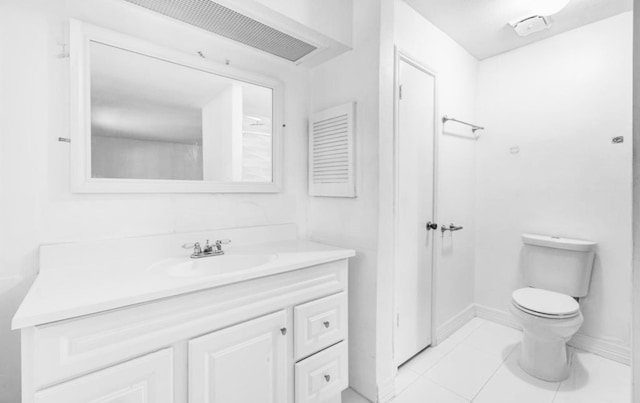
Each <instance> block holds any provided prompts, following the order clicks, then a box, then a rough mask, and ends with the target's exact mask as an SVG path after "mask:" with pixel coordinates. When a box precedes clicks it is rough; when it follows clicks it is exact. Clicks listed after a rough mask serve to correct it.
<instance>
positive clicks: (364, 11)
mask: <svg viewBox="0 0 640 403" xmlns="http://www.w3.org/2000/svg"><path fill="white" fill-rule="evenodd" d="M353 13H354V50H353V51H351V52H348V53H345V54H344V55H342V56H339V57H338V58H336V59H333V60H331V61H329V62H327V63H324V64H322V65H320V66H318V67H316V68H314V69H312V70H311V77H310V80H311V112H312V113H314V112H317V111H320V110H323V109H326V108H328V107H332V106H335V105H338V104H341V103H345V102H349V101H355V102H357V112H356V119H357V120H356V127H357V138H356V147H357V149H356V155H357V160H356V161H357V167H356V174H357V177H356V193H357V198H354V199H347V198H324V197H313V198H310V200H309V210H308V211H309V218H308V220H309V221H308V227H309V236H310V237H311V239H314V240H317V241H321V242H325V243H328V244H333V245H340V246H344V247H348V248H353V249H355V250H356V251H357V256H356V257H355V258H352V259H351V260H350V267H349V282H350V287H349V304H350V306H349V314H350V317H349V339H350V343H349V349H350V351H349V372H350V384H351V386H352V387H353V388H354V389H356V390H357V391H358V392H360V393H361V394H363V395H364V396H366V397H367V398H369V399H370V400H375V397H376V393H377V390H376V337H375V335H376V273H377V265H376V259H377V252H378V250H377V248H378V222H377V216H378V88H379V84H378V78H379V69H378V65H379V43H380V38H379V29H380V28H379V19H380V15H379V14H380V1H379V0H377V1H371V0H355V1H354V11H353Z"/></svg>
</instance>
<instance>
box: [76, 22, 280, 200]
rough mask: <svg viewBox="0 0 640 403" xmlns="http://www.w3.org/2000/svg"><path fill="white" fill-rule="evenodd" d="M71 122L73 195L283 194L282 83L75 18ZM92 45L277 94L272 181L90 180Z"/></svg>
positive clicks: (273, 120)
mask: <svg viewBox="0 0 640 403" xmlns="http://www.w3.org/2000/svg"><path fill="white" fill-rule="evenodd" d="M69 35H70V49H69V50H70V64H71V70H70V84H71V89H70V118H71V122H70V123H71V167H70V168H71V169H70V171H71V172H70V173H71V192H72V193H277V192H280V191H281V190H282V170H283V139H282V131H283V126H284V125H283V123H284V120H283V116H284V114H283V104H284V93H283V85H282V82H280V81H278V80H276V79H273V78H269V77H265V76H261V75H257V74H253V73H248V72H245V71H241V70H238V69H235V68H233V67H230V66H227V65H221V64H218V63H214V62H211V61H209V60H207V59H204V58H202V57H199V56H196V55H190V54H186V53H183V52H180V51H177V50H174V49H170V48H166V47H163V46H160V45H156V44H154V43H150V42H147V41H144V40H141V39H138V38H135V37H131V36H128V35H125V34H121V33H118V32H115V31H111V30H108V29H105V28H101V27H97V26H94V25H90V24H87V23H84V22H81V21H78V20H73V19H72V20H71V21H70V27H69ZM91 42H98V43H102V44H105V45H110V46H114V47H117V48H121V49H123V50H127V51H132V52H136V53H140V54H142V55H146V56H151V57H154V58H157V59H160V60H165V61H167V62H171V63H176V64H179V65H182V66H185V67H189V68H193V69H197V70H200V71H204V72H207V73H211V74H216V75H218V76H223V77H227V78H231V79H235V80H239V81H243V82H247V83H250V84H255V85H259V86H262V87H267V88H270V89H272V91H273V116H272V122H273V135H272V181H271V182H214V181H204V180H171V179H168V180H164V179H118V178H113V179H111V178H92V177H91V58H90V45H91Z"/></svg>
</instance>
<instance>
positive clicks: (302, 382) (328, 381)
mask: <svg viewBox="0 0 640 403" xmlns="http://www.w3.org/2000/svg"><path fill="white" fill-rule="evenodd" d="M348 360H349V355H348V351H347V343H346V342H344V341H343V342H341V343H338V344H336V345H335V346H332V347H329V348H328V349H326V350H324V351H321V352H319V353H317V354H315V355H312V356H311V357H309V358H307V359H305V360H302V361H300V362H298V363H296V374H295V376H296V379H295V383H296V387H295V390H296V392H295V393H296V403H321V402H326V401H328V400H329V399H332V398H335V397H336V396H338V395H340V393H341V392H342V391H343V390H345V389H346V388H347V387H348V386H349V370H348Z"/></svg>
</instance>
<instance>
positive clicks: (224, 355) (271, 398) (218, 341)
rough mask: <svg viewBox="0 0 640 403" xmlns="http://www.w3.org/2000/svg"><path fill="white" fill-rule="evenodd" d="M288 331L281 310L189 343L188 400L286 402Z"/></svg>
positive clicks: (204, 402)
mask: <svg viewBox="0 0 640 403" xmlns="http://www.w3.org/2000/svg"><path fill="white" fill-rule="evenodd" d="M287 327H288V326H287V316H286V313H285V311H280V312H276V313H274V314H270V315H266V316H263V317H260V318H257V319H253V320H250V321H248V322H244V323H241V324H239V325H236V326H233V327H230V328H227V329H223V330H220V331H217V332H214V333H210V334H207V335H205V336H202V337H199V338H197V339H193V340H191V341H189V402H190V403H285V402H287V401H288V400H287V376H288V371H289V369H288V366H287V350H288V349H287V345H288V340H289V339H290V333H291V332H290V330H288V329H287ZM283 329H285V330H284V331H283Z"/></svg>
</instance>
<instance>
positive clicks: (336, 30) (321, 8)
mask: <svg viewBox="0 0 640 403" xmlns="http://www.w3.org/2000/svg"><path fill="white" fill-rule="evenodd" d="M255 1H257V2H260V3H262V4H264V5H265V6H267V7H269V8H271V9H273V10H276V11H278V12H280V13H282V14H284V15H286V16H288V17H289V18H292V19H294V20H295V21H297V22H299V23H301V24H304V25H306V26H308V27H311V28H313V29H315V30H317V31H319V32H321V33H322V34H324V35H327V36H329V37H330V38H333V39H335V40H337V41H339V42H341V43H343V44H345V45H347V46H351V44H352V40H353V32H352V19H353V0H323V1H315V0H255Z"/></svg>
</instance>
